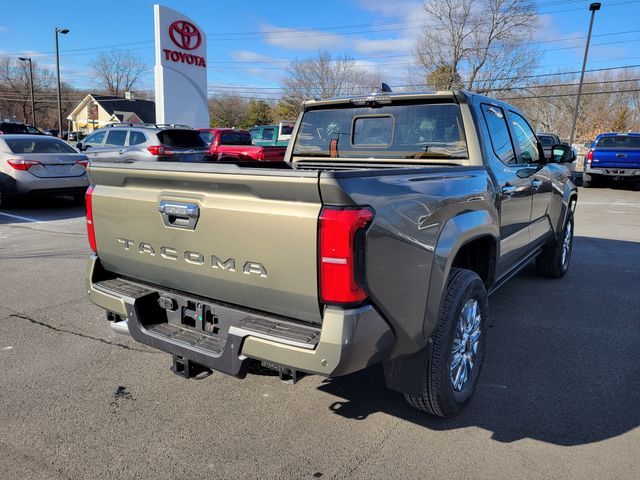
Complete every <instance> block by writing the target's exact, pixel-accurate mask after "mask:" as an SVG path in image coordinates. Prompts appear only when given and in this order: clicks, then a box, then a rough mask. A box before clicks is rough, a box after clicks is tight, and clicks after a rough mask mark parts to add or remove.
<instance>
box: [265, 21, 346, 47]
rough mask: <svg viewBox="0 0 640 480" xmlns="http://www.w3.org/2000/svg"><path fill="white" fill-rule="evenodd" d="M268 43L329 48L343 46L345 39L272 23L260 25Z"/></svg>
mask: <svg viewBox="0 0 640 480" xmlns="http://www.w3.org/2000/svg"><path fill="white" fill-rule="evenodd" d="M262 31H263V32H264V33H265V41H266V42H267V43H268V44H269V45H273V46H275V47H280V48H285V49H287V50H300V51H309V50H324V49H327V50H330V49H337V48H340V47H344V45H345V43H346V39H345V38H344V37H343V36H341V35H333V34H330V33H327V32H323V31H322V30H313V29H296V28H282V27H276V26H273V25H265V26H263V27H262Z"/></svg>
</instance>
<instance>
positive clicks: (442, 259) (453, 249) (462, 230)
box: [423, 210, 500, 343]
mask: <svg viewBox="0 0 640 480" xmlns="http://www.w3.org/2000/svg"><path fill="white" fill-rule="evenodd" d="M487 236H488V237H491V238H492V239H493V241H494V242H495V255H496V262H495V265H497V263H498V262H497V260H498V258H500V241H499V239H500V228H499V226H498V219H497V213H492V212H490V211H488V210H473V211H468V212H464V213H461V214H459V215H456V216H455V217H452V218H450V219H449V220H448V221H447V223H446V224H445V225H444V227H443V228H442V230H441V232H440V236H439V237H438V242H437V243H436V247H435V250H434V255H433V265H432V267H431V277H430V279H429V293H428V295H427V307H426V310H425V318H424V324H423V335H424V339H425V343H426V341H427V340H428V338H429V337H431V334H432V333H433V330H434V328H435V326H436V322H437V319H438V313H439V311H440V305H441V303H442V299H443V295H444V292H445V290H446V287H447V278H449V272H450V271H451V267H452V265H453V260H454V259H455V257H456V254H457V253H458V251H459V250H460V248H462V247H463V246H464V245H465V244H467V243H469V242H471V241H473V240H476V239H478V238H481V237H487ZM495 265H494V268H495ZM489 277H490V278H495V272H490V273H489Z"/></svg>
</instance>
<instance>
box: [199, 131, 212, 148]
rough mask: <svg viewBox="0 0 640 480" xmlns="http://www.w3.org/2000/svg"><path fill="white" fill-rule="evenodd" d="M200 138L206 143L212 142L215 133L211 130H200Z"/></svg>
mask: <svg viewBox="0 0 640 480" xmlns="http://www.w3.org/2000/svg"><path fill="white" fill-rule="evenodd" d="M200 138H202V140H203V141H204V143H206V144H207V145H208V144H210V143H211V142H213V133H211V132H200Z"/></svg>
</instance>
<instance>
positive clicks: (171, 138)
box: [158, 130, 207, 148]
mask: <svg viewBox="0 0 640 480" xmlns="http://www.w3.org/2000/svg"><path fill="white" fill-rule="evenodd" d="M158 140H160V143H161V144H162V145H164V146H165V147H174V148H205V147H206V146H207V144H206V143H205V141H204V140H203V139H202V137H201V136H200V132H199V131H198V130H163V131H162V132H158Z"/></svg>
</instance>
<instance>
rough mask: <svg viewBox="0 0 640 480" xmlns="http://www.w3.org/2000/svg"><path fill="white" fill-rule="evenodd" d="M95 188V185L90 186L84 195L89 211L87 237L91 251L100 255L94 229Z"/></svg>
mask: <svg viewBox="0 0 640 480" xmlns="http://www.w3.org/2000/svg"><path fill="white" fill-rule="evenodd" d="M94 188H95V187H94V186H93V185H89V188H87V193H85V194H84V203H85V207H86V210H87V236H88V237H89V246H90V247H91V250H93V251H94V252H95V253H98V247H97V245H96V232H95V230H94V228H93V203H92V196H93V189H94Z"/></svg>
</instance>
